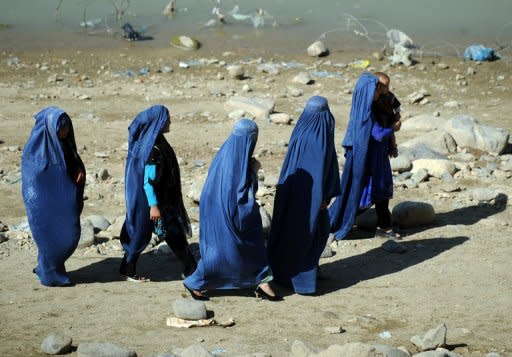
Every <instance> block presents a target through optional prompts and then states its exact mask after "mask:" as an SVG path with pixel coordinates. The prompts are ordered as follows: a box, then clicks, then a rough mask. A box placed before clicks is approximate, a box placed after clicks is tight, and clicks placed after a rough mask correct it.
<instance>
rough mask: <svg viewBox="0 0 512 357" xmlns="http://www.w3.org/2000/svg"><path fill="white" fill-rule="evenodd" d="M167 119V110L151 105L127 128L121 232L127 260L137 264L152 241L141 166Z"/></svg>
mask: <svg viewBox="0 0 512 357" xmlns="http://www.w3.org/2000/svg"><path fill="white" fill-rule="evenodd" d="M168 121H169V111H168V110H167V108H166V107H164V106H162V105H154V106H152V107H150V108H148V109H146V110H144V111H143V112H141V113H139V114H138V115H137V116H136V117H135V119H134V120H133V121H132V123H131V124H130V126H129V127H128V157H127V159H126V168H125V176H124V177H125V201H126V218H125V222H124V225H123V229H122V232H121V244H122V245H123V248H124V252H125V258H126V263H136V262H137V259H138V258H139V255H140V254H141V253H142V251H143V250H144V248H146V246H147V245H148V243H149V241H150V240H151V232H152V230H153V223H152V221H151V220H150V218H149V209H150V208H149V205H148V200H147V197H146V193H145V192H144V166H145V165H146V162H147V161H148V159H149V155H150V154H151V150H152V149H153V146H154V145H155V142H156V139H157V137H158V135H159V134H160V133H161V132H162V130H163V128H164V127H165V125H166V123H167V122H168Z"/></svg>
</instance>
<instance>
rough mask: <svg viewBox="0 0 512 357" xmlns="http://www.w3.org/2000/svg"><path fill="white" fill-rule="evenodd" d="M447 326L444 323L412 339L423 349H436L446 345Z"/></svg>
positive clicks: (413, 342) (412, 341)
mask: <svg viewBox="0 0 512 357" xmlns="http://www.w3.org/2000/svg"><path fill="white" fill-rule="evenodd" d="M446 332H447V328H446V325H445V324H444V323H442V324H440V325H439V326H437V327H436V328H434V329H432V330H429V331H428V332H427V333H426V334H425V335H424V336H413V337H411V339H410V341H411V343H412V344H414V345H415V346H416V347H418V348H419V349H420V350H421V351H428V350H434V349H436V348H438V347H443V346H446Z"/></svg>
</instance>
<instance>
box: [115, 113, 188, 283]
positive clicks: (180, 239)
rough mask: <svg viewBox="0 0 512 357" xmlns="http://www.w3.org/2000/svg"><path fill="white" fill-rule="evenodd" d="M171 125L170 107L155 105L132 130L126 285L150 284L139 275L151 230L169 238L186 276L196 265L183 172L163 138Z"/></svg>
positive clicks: (123, 234)
mask: <svg viewBox="0 0 512 357" xmlns="http://www.w3.org/2000/svg"><path fill="white" fill-rule="evenodd" d="M170 124H171V119H170V116H169V111H168V110H167V108H166V107H164V106H162V105H155V106H152V107H150V108H148V109H146V110H145V111H143V112H141V113H139V114H138V115H137V116H136V117H135V119H134V120H133V121H132V123H131V124H130V126H129V128H128V132H129V137H128V157H127V159H126V169H125V199H126V219H125V222H124V225H123V228H122V230H121V244H122V245H123V248H124V252H125V254H124V257H123V260H122V262H121V267H120V273H121V275H122V276H123V277H125V279H126V280H127V281H131V282H144V281H148V280H149V279H146V278H144V277H141V276H139V275H137V274H136V266H137V260H138V258H139V256H140V254H141V253H142V251H143V250H144V248H146V246H147V245H148V243H149V241H150V239H151V233H152V232H154V233H155V234H157V235H158V236H159V238H160V239H163V240H165V242H166V243H167V244H168V245H169V247H170V248H171V249H172V251H173V252H174V254H175V255H176V256H177V257H178V259H179V260H180V261H181V264H182V268H183V270H182V277H185V276H188V275H190V274H191V273H192V272H193V271H194V270H195V267H196V262H195V259H194V257H193V256H192V254H191V253H190V251H189V248H188V242H187V236H190V235H191V229H190V222H189V219H188V215H187V211H186V210H185V206H184V205H183V197H182V194H181V178H180V168H179V165H178V160H177V158H176V154H175V153H174V150H173V149H172V147H171V145H169V143H168V142H167V140H166V139H165V136H164V133H168V132H169V127H170Z"/></svg>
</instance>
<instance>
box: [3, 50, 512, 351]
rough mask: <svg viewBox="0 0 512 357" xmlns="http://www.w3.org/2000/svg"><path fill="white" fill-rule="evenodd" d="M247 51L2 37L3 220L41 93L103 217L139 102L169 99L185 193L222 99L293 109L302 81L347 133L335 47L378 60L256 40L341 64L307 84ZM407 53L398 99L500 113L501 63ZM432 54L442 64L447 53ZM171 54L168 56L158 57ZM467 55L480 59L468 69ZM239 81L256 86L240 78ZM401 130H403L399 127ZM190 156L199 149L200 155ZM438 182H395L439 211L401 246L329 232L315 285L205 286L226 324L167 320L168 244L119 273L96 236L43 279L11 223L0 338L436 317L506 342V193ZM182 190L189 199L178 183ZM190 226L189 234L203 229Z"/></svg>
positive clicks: (216, 345) (242, 345)
mask: <svg viewBox="0 0 512 357" xmlns="http://www.w3.org/2000/svg"><path fill="white" fill-rule="evenodd" d="M13 57H17V58H19V60H20V66H14V65H8V62H9V61H11V60H10V59H12V58H13ZM201 57H204V58H207V59H211V60H212V61H211V63H210V64H207V65H203V66H199V67H191V68H188V69H183V68H179V66H178V62H179V61H187V60H190V59H199V58H201ZM259 57H260V56H259V55H258V54H254V53H251V52H250V51H247V52H245V53H222V52H220V51H219V53H202V52H197V53H193V52H181V51H179V50H177V49H140V48H137V47H136V46H129V45H128V46H127V47H125V48H123V49H121V50H106V49H98V50H46V51H30V52H23V51H17V52H13V53H11V52H3V53H1V54H0V108H1V109H0V123H1V131H0V170H1V171H0V172H1V175H0V176H1V178H0V197H1V199H0V202H1V205H0V221H2V222H3V223H5V224H7V225H15V224H19V223H20V222H21V221H22V220H23V217H24V216H25V213H24V207H23V202H22V199H21V186H20V180H19V177H20V172H19V169H20V159H21V148H22V147H23V145H24V143H25V142H26V140H27V138H28V135H29V133H30V130H31V128H32V125H33V115H34V114H35V113H36V112H38V111H39V110H41V109H43V108H44V107H46V106H48V105H57V106H60V107H62V108H63V109H64V110H65V111H66V112H67V113H68V114H69V115H70V117H71V118H72V120H73V124H74V128H75V136H76V141H77V144H78V146H79V148H80V154H81V157H82V159H83V161H84V162H85V165H86V168H87V170H88V185H87V187H86V192H85V194H86V196H87V201H86V202H85V209H84V213H83V217H86V216H88V215H91V214H102V215H104V216H105V217H107V218H109V219H113V218H115V217H118V216H122V215H123V214H124V185H123V175H124V160H125V158H126V151H125V150H123V144H125V143H126V141H127V128H128V125H129V123H130V121H131V120H132V119H133V118H134V117H135V115H136V114H137V113H138V112H140V111H142V110H144V109H145V108H147V107H148V106H150V105H152V104H164V105H166V106H167V107H168V108H169V110H170V113H171V117H172V125H171V132H170V133H169V134H167V138H168V140H169V142H170V143H171V145H172V146H173V147H174V149H175V151H176V153H177V154H178V156H179V157H180V158H181V159H182V161H181V162H182V165H181V171H182V177H183V192H184V193H185V194H186V193H187V192H188V191H189V189H190V187H191V185H192V183H193V182H194V181H195V180H196V179H197V178H198V177H200V176H202V175H205V174H206V172H207V169H208V164H209V162H210V160H211V158H212V157H213V155H214V154H215V150H216V148H218V147H219V146H220V145H221V144H222V142H223V141H224V140H225V139H226V137H227V136H228V134H229V132H230V130H231V127H232V123H233V121H232V120H231V119H229V118H228V116H227V114H228V113H227V112H226V111H225V110H224V103H225V102H226V101H227V99H228V98H229V97H230V96H232V95H244V96H254V97H270V98H273V99H274V100H275V102H276V107H275V111H277V112H285V113H288V114H290V115H291V116H292V118H295V119H296V118H297V117H298V115H299V114H300V112H301V110H302V108H303V106H304V103H305V101H306V100H307V98H309V97H310V96H311V95H316V94H320V95H323V96H325V97H327V98H328V99H329V103H330V106H331V109H332V112H333V114H334V116H335V118H336V120H337V123H336V144H337V148H338V149H341V147H340V142H341V139H342V137H343V135H344V130H345V128H346V125H347V120H348V113H349V110H350V102H351V95H350V93H349V90H350V89H352V88H353V86H354V84H355V81H356V79H357V77H358V75H359V74H360V72H361V69H358V68H352V67H351V66H348V67H340V66H335V65H336V64H339V63H345V64H348V63H350V62H352V61H354V60H357V59H364V58H368V59H370V61H371V62H372V65H374V66H375V68H376V69H378V70H380V69H382V67H383V66H384V64H385V63H386V62H385V61H383V62H379V61H377V60H375V59H374V58H373V57H372V55H371V53H345V52H334V53H332V54H331V55H330V56H328V57H325V58H323V59H321V60H319V59H313V58H310V57H307V56H306V55H304V56H288V57H285V56H281V55H268V54H267V55H265V56H263V57H262V61H263V62H273V63H281V62H283V61H284V62H292V61H297V62H300V63H304V64H306V65H307V66H308V67H307V69H309V70H327V71H331V72H339V73H340V74H341V76H339V77H338V78H316V79H315V83H314V84H312V85H308V86H306V85H300V84H297V83H292V78H293V77H295V76H296V75H297V74H298V73H299V72H300V71H304V69H281V70H280V73H279V74H276V75H271V74H267V73H258V72H257V70H256V67H257V65H258V64H259V62H260V60H258V58H259ZM213 59H216V60H217V61H213ZM418 60H419V61H420V63H419V64H417V65H416V66H413V67H411V68H406V67H402V66H399V67H394V68H389V69H385V70H386V71H387V72H388V73H389V74H390V76H391V78H392V87H393V90H394V92H395V94H397V96H398V97H399V98H401V99H402V103H403V108H402V110H403V113H404V117H405V118H407V117H410V116H413V115H417V114H423V113H434V112H439V113H440V115H441V117H443V118H447V119H448V118H451V117H452V116H453V115H455V114H468V115H471V116H473V117H474V118H475V119H477V120H479V121H480V122H482V123H485V124H488V125H493V126H497V127H504V128H507V129H509V130H512V114H511V113H512V94H511V89H510V88H511V87H512V86H511V85H512V65H511V64H510V63H507V62H505V61H496V62H492V63H482V64H480V65H478V64H476V63H474V62H471V63H464V62H462V61H461V60H460V59H456V58H418ZM223 61H224V62H225V63H226V64H232V63H236V62H237V61H244V64H243V65H244V68H245V70H246V73H247V78H246V79H244V80H236V79H231V78H229V75H228V74H227V71H226V69H225V66H224V63H222V62H223ZM11 63H12V61H11ZM439 63H444V64H446V65H447V66H446V67H448V68H444V69H442V68H441V67H444V66H439ZM166 65H167V66H170V67H172V68H173V72H171V73H157V71H156V70H157V69H159V68H160V67H162V66H166ZM46 67H48V69H47V70H45V68H46ZM143 67H149V69H150V73H149V74H148V75H144V76H142V75H140V76H139V75H136V76H133V77H128V76H127V75H126V70H132V71H134V72H136V73H137V72H138V71H139V70H140V69H141V68H143ZM468 67H472V68H473V69H474V70H475V72H476V73H475V74H467V73H468V72H467V71H468ZM54 75H57V81H55V80H54V79H55V77H52V76H54ZM457 75H459V76H458V77H457ZM461 76H463V77H464V78H462V77H461ZM460 81H466V82H467V86H461V85H459V84H458V82H460ZM244 85H248V86H249V87H250V88H251V89H252V92H249V93H244V92H243V89H242V88H243V86H244ZM291 88H300V89H301V90H302V91H303V95H302V96H299V97H293V96H292V95H290V89H291ZM420 89H425V90H426V91H428V92H429V93H430V97H429V100H430V102H429V103H428V104H425V105H417V104H415V105H413V104H409V103H408V102H407V101H406V100H405V98H406V97H407V95H409V94H410V93H412V92H414V91H417V90H420ZM452 100H455V101H457V102H458V103H459V106H458V107H457V108H449V107H446V106H444V103H445V102H447V101H452ZM405 120H406V119H405ZM257 122H258V125H259V127H260V135H259V141H258V144H257V148H256V152H257V153H259V156H260V157H259V160H260V161H261V163H262V165H263V169H264V171H265V175H266V176H267V175H269V176H278V175H279V171H280V165H281V163H282V160H283V158H284V154H285V150H286V148H285V147H284V145H283V142H287V140H288V139H289V137H290V133H291V131H292V129H293V126H277V125H275V124H271V123H267V122H266V121H257ZM418 135H421V133H418ZM400 140H404V138H401V137H400V133H399V134H398V141H399V142H400ZM16 147H18V148H19V149H20V150H18V149H17V148H16ZM339 151H341V150H339ZM102 153H106V154H107V155H103V154H102ZM340 153H341V152H340ZM105 156H106V157H105ZM197 160H201V161H203V162H204V163H205V165H203V166H201V165H196V163H197V162H196V161H197ZM103 168H106V169H108V171H109V173H110V174H111V176H112V178H111V179H109V180H107V181H100V180H97V179H95V177H94V176H95V174H96V173H98V172H99V171H100V169H103ZM438 183H439V182H437V181H435V180H431V181H430V182H428V183H426V184H422V185H420V186H419V187H418V188H414V189H400V188H397V189H396V191H395V196H394V198H393V200H392V203H391V205H392V206H393V205H396V204H397V203H399V202H401V201H405V200H414V201H425V202H429V203H431V204H432V205H433V206H434V208H435V210H436V213H437V218H436V221H435V222H434V224H431V225H429V226H425V227H417V228H415V229H410V230H408V231H406V232H405V233H406V237H405V240H404V243H403V244H404V245H405V246H406V247H407V248H408V252H407V253H405V254H402V255H393V254H390V253H386V252H385V251H383V250H382V249H381V248H380V245H381V244H382V242H381V241H378V240H377V239H371V237H372V232H357V234H353V235H352V237H351V238H352V239H348V240H345V241H342V242H340V243H339V245H338V247H337V248H336V254H335V255H334V256H333V257H331V258H327V259H322V260H321V266H322V268H323V270H324V272H325V274H326V275H327V276H328V279H327V280H321V281H320V282H319V296H315V297H304V296H299V295H294V294H291V293H290V292H289V291H287V290H286V289H282V288H279V287H278V289H277V290H278V291H279V293H281V294H283V295H284V296H285V301H284V302H280V303H271V302H267V301H260V300H257V299H256V298H254V297H250V296H245V295H248V294H242V295H241V296H240V295H228V296H215V297H213V298H212V299H211V301H209V302H207V307H208V309H210V310H212V311H213V312H214V314H215V318H216V319H218V320H227V319H228V318H231V317H232V318H234V320H235V321H236V325H235V326H233V327H230V328H220V327H209V328H195V329H173V328H170V327H167V326H166V325H165V321H166V317H167V316H169V315H171V313H172V308H171V302H172V300H173V299H176V298H178V297H181V296H185V290H184V288H183V286H182V284H181V280H180V278H179V273H178V269H179V267H178V262H177V261H176V259H175V258H174V257H172V256H169V255H163V254H153V253H152V252H148V253H145V254H144V255H143V256H142V257H141V260H140V263H139V270H140V272H141V273H142V274H144V275H146V276H149V277H150V278H151V279H152V281H151V282H150V283H147V284H131V283H127V282H123V281H120V280H119V276H118V274H117V270H118V266H119V263H120V259H121V256H122V255H121V252H117V253H116V252H114V253H112V252H111V253H108V254H100V253H91V251H90V250H87V249H79V250H77V251H76V252H75V254H74V255H73V256H72V257H71V258H70V259H69V260H68V262H67V269H68V271H69V273H70V276H71V279H72V280H73V281H74V282H76V286H74V287H71V288H47V287H44V286H41V285H40V284H39V283H38V281H37V279H35V277H34V275H33V274H32V268H33V267H34V265H35V261H36V254H37V251H36V250H35V248H34V247H33V245H32V244H31V243H30V242H29V243H27V241H26V240H23V239H21V240H17V239H10V240H9V241H8V242H5V243H2V244H1V245H0V251H1V252H2V254H1V255H0V271H1V275H0V336H1V337H0V355H2V356H32V355H40V354H41V352H40V344H41V342H42V341H43V339H44V338H45V337H46V336H47V335H48V334H50V333H52V332H59V333H65V334H68V335H70V336H71V337H73V344H74V345H75V346H76V345H78V344H79V343H80V342H89V341H103V342H112V343H116V344H119V345H121V346H124V347H127V348H131V349H133V350H136V351H137V353H138V354H139V355H142V356H146V355H150V354H157V353H160V352H164V351H172V350H173V349H174V348H185V347H187V346H189V345H191V344H194V343H201V344H203V345H204V346H205V347H206V348H208V349H209V350H210V351H216V352H217V353H218V354H220V355H223V356H236V355H243V354H249V353H254V352H266V353H268V354H271V355H272V356H286V355H287V354H289V352H290V349H291V344H292V343H293V341H294V340H296V339H300V340H303V341H306V342H310V343H312V344H314V345H317V346H318V347H322V348H326V347H327V346H329V345H332V344H344V343H346V342H356V341H361V342H370V343H382V344H387V345H392V346H395V347H396V346H401V345H403V346H406V347H407V348H408V349H409V351H411V352H414V351H415V349H414V346H413V345H412V344H411V343H410V342H409V339H410V338H411V337H412V336H414V335H417V334H421V335H422V334H424V333H425V332H427V331H428V330H429V329H431V328H434V327H436V326H437V325H439V324H440V323H443V322H444V323H445V324H446V325H447V327H448V335H447V342H448V344H449V345H450V348H453V349H454V351H455V352H457V353H460V354H462V355H464V356H482V355H484V354H485V353H488V352H492V351H496V352H500V353H501V355H502V356H512V342H511V337H512V332H511V329H510V323H511V321H512V320H511V319H512V270H511V269H510V256H511V255H512V240H511V237H510V231H511V228H510V225H509V222H510V220H511V209H510V203H508V204H507V203H506V204H501V205H494V204H491V203H489V204H478V203H476V202H470V201H468V199H467V197H466V195H465V190H464V189H463V190H462V191H460V192H451V193H445V192H442V191H441V190H440V189H439V185H438ZM459 184H460V185H461V186H462V187H463V188H472V187H488V186H490V185H491V186H493V187H500V188H501V189H502V190H504V192H510V190H511V189H510V184H511V178H499V179H496V180H495V181H493V182H492V184H490V183H489V182H488V181H485V182H483V181H480V179H478V178H477V177H475V178H467V179H465V180H464V182H460V183H459ZM272 199H273V196H272V195H269V196H265V197H263V198H262V203H264V204H265V206H266V208H267V210H268V211H269V212H272V210H271V207H272ZM186 206H187V207H188V208H190V209H191V210H192V211H193V210H194V209H195V210H196V211H197V208H196V207H197V206H196V205H195V204H194V203H193V202H192V201H191V200H190V199H189V198H186ZM192 216H193V215H192ZM23 242H24V243H23ZM192 243H197V234H195V235H194V237H193V239H192ZM332 326H341V327H343V329H345V330H346V332H344V333H342V334H335V335H329V334H327V333H326V332H325V331H324V328H325V327H332ZM384 331H389V332H390V333H391V338H389V339H382V338H381V337H379V333H381V332H384ZM74 354H75V353H73V354H72V355H74Z"/></svg>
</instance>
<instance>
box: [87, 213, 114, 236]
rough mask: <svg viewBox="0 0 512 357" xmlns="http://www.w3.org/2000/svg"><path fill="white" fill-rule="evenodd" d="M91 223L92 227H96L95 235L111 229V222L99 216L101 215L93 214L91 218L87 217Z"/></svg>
mask: <svg viewBox="0 0 512 357" xmlns="http://www.w3.org/2000/svg"><path fill="white" fill-rule="evenodd" d="M86 219H87V220H89V222H91V224H92V226H93V227H94V231H95V233H98V232H99V231H104V230H106V229H108V227H110V222H109V221H108V219H106V218H105V217H103V216H101V215H99V214H93V215H90V216H87V218H86Z"/></svg>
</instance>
